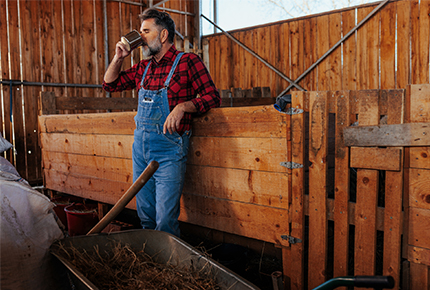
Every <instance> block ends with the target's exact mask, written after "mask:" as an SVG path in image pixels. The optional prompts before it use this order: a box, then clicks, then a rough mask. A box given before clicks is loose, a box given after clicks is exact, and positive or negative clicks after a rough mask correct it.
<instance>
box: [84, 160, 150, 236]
mask: <svg viewBox="0 0 430 290" xmlns="http://www.w3.org/2000/svg"><path fill="white" fill-rule="evenodd" d="M158 166H159V164H158V162H157V161H152V162H151V163H149V165H148V166H147V167H146V168H145V170H144V171H143V172H142V174H141V175H140V176H139V177H138V178H137V179H136V181H135V182H133V184H132V185H131V186H130V188H129V189H128V190H127V192H126V193H124V195H123V196H122V197H121V198H120V199H119V200H118V201H117V203H116V204H115V205H114V206H113V207H112V209H111V210H110V211H109V212H108V213H107V214H106V215H105V216H104V217H103V218H102V219H101V220H100V221H99V222H98V223H97V224H96V225H95V226H94V227H93V228H92V229H91V230H90V231H89V232H88V233H87V235H91V234H95V233H100V232H101V231H102V230H103V229H104V228H105V227H106V226H107V225H108V224H109V223H110V222H111V221H112V220H113V219H114V218H115V217H116V216H117V215H118V214H119V213H120V212H121V211H122V210H123V209H124V208H125V207H126V206H127V204H128V203H129V202H130V201H131V200H132V199H133V197H134V196H135V195H136V194H137V193H138V192H139V190H140V189H141V188H142V187H143V186H144V185H145V183H146V182H148V180H149V179H150V178H151V177H152V175H153V174H154V173H155V171H157V169H158Z"/></svg>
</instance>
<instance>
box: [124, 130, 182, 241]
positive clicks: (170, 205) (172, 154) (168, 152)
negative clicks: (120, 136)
mask: <svg viewBox="0 0 430 290" xmlns="http://www.w3.org/2000/svg"><path fill="white" fill-rule="evenodd" d="M153 128H154V127H153ZM160 130H162V128H158V129H155V130H145V129H143V128H142V129H139V128H137V129H136V130H135V132H134V143H133V154H132V159H133V182H134V181H135V180H136V179H137V178H138V177H139V176H140V174H141V173H142V172H143V170H144V169H145V168H146V167H147V165H148V164H149V163H150V162H151V161H153V160H156V161H157V162H158V163H159V168H158V170H157V171H156V172H155V173H154V175H153V176H152V177H151V179H150V180H149V181H148V182H147V183H146V184H145V186H144V187H143V188H142V189H141V190H140V191H139V192H138V194H137V195H136V204H137V214H138V216H139V218H140V220H141V225H142V227H143V228H144V229H155V230H160V231H164V232H168V233H171V234H173V235H176V236H178V237H179V235H180V230H179V221H178V217H179V211H180V198H181V194H182V188H183V185H184V176H185V169H186V161H187V153H188V146H189V139H190V132H185V133H184V134H183V136H179V134H177V133H176V132H175V133H174V134H172V135H171V134H169V133H167V134H163V132H161V131H160Z"/></svg>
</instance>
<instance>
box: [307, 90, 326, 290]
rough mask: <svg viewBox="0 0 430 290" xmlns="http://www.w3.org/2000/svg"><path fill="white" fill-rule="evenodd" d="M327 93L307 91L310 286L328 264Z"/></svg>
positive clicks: (317, 282)
mask: <svg viewBox="0 0 430 290" xmlns="http://www.w3.org/2000/svg"><path fill="white" fill-rule="evenodd" d="M328 123H329V122H328V100H327V92H310V93H309V161H310V162H311V163H312V165H310V166H309V241H311V242H310V243H309V259H310V260H309V261H310V262H309V287H310V288H314V287H316V286H318V285H320V284H322V283H324V282H325V280H326V267H327V231H328V220H327V188H326V187H327V183H326V181H327V155H328Z"/></svg>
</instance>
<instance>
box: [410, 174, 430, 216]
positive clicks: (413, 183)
mask: <svg viewBox="0 0 430 290" xmlns="http://www.w3.org/2000/svg"><path fill="white" fill-rule="evenodd" d="M409 178H410V179H409V206H410V207H417V208H423V209H428V210H430V170H428V169H415V168H414V169H412V168H411V169H410V170H409Z"/></svg>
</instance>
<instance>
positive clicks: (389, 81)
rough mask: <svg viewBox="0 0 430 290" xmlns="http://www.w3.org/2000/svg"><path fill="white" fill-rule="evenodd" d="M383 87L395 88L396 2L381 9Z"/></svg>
mask: <svg viewBox="0 0 430 290" xmlns="http://www.w3.org/2000/svg"><path fill="white" fill-rule="evenodd" d="M380 14H381V36H380V37H381V89H393V88H395V87H396V84H395V81H396V78H395V72H396V66H395V59H396V55H395V46H396V26H395V25H396V3H394V2H391V3H387V4H386V5H385V6H384V8H383V9H381V12H380Z"/></svg>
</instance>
